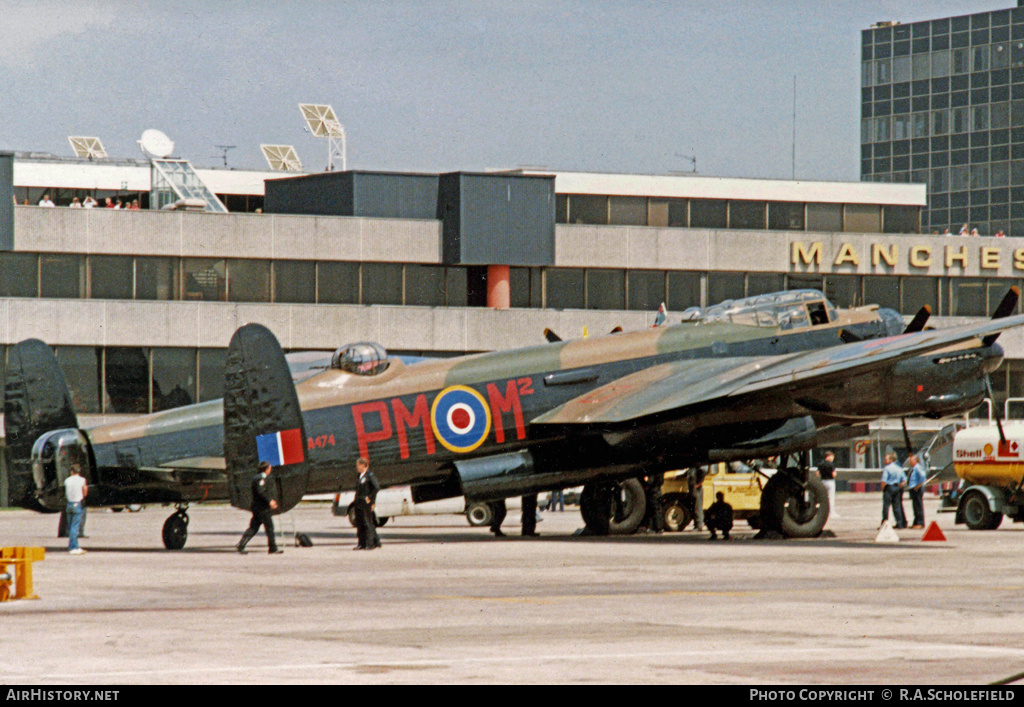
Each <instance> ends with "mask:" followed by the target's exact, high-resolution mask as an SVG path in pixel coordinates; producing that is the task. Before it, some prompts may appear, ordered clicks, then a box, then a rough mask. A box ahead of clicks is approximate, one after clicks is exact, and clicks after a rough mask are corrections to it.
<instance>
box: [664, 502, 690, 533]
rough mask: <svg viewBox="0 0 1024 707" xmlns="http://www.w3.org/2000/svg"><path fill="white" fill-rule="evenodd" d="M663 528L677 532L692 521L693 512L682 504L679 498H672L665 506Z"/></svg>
mask: <svg viewBox="0 0 1024 707" xmlns="http://www.w3.org/2000/svg"><path fill="white" fill-rule="evenodd" d="M664 516H665V530H670V531H672V532H673V533H678V532H679V531H681V530H682V529H683V528H685V527H686V526H688V525H689V524H690V522H691V521H693V514H692V513H690V509H689V508H687V507H686V506H684V505H683V502H682V501H680V500H679V499H672V500H671V501H669V502H668V505H667V506H665V510H664Z"/></svg>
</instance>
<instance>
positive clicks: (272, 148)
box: [260, 145, 302, 172]
mask: <svg viewBox="0 0 1024 707" xmlns="http://www.w3.org/2000/svg"><path fill="white" fill-rule="evenodd" d="M260 150H262V151H263V159H265V160H266V161H267V164H268V165H270V168H271V169H273V170H275V171H279V172H301V171H302V162H301V161H299V156H298V155H297V154H296V153H295V148H294V147H292V146H291V145H260Z"/></svg>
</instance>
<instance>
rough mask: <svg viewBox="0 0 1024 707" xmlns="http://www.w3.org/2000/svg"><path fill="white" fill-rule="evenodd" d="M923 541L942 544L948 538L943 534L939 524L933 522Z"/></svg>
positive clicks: (925, 532)
mask: <svg viewBox="0 0 1024 707" xmlns="http://www.w3.org/2000/svg"><path fill="white" fill-rule="evenodd" d="M921 540H941V541H942V542H945V541H946V536H945V535H943V534H942V530H941V529H940V528H939V524H938V523H936V522H935V521H934V520H933V521H932V522H931V523H930V524H929V525H928V530H926V531H924V536H923V537H922V538H921Z"/></svg>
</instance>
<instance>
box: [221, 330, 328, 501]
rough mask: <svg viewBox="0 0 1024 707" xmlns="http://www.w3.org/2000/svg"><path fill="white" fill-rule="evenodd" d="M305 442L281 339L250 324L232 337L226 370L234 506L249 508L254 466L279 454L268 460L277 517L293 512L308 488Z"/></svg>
mask: <svg viewBox="0 0 1024 707" xmlns="http://www.w3.org/2000/svg"><path fill="white" fill-rule="evenodd" d="M305 440H306V429H305V426H304V424H303V420H302V410H301V409H300V407H299V398H298V394H297V393H296V392H295V384H294V383H293V382H292V375H291V371H290V370H289V368H288V364H287V362H286V361H285V357H284V351H282V350H281V345H280V344H279V343H278V341H277V337H275V336H274V334H273V333H272V332H271V331H270V330H269V329H267V328H266V327H265V326H262V325H260V324H246V325H245V326H243V327H241V328H240V329H238V330H237V331H236V332H235V334H234V336H232V337H231V344H230V345H229V346H228V353H227V363H226V365H225V369H224V458H225V461H226V463H227V472H228V486H229V488H230V491H231V505H233V506H235V507H237V508H241V509H244V510H248V509H249V508H250V507H251V504H252V489H251V487H250V482H251V480H252V477H253V475H254V474H255V473H256V466H257V464H258V463H259V461H260V459H261V458H268V455H272V454H277V455H278V457H277V458H272V457H271V458H270V461H271V464H273V465H274V472H273V474H272V475H271V477H270V478H271V480H272V481H276V488H277V492H278V493H277V497H278V503H279V505H278V508H277V510H276V512H277V513H284V512H285V511H287V510H289V509H291V508H293V507H294V506H295V505H296V504H297V503H298V502H299V501H300V500H301V499H302V496H303V494H305V493H306V488H307V485H308V483H309V462H308V461H307V460H306V455H305ZM275 462H276V463H275Z"/></svg>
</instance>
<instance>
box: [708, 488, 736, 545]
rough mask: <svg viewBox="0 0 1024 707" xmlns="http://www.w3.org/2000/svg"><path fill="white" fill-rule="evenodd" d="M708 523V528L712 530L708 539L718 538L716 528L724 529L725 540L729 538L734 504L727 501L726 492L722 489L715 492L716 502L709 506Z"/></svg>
mask: <svg viewBox="0 0 1024 707" xmlns="http://www.w3.org/2000/svg"><path fill="white" fill-rule="evenodd" d="M707 524H708V530H710V531H711V537H710V538H708V540H715V539H717V538H718V535H716V533H715V531H716V530H721V531H722V537H723V539H724V540H728V539H729V531H730V530H732V506H730V505H729V504H728V503H726V502H725V494H724V493H722V492H721V491H719V492H718V493H716V494H715V502H714V503H712V504H711V505H710V506H708V513H707Z"/></svg>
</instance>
